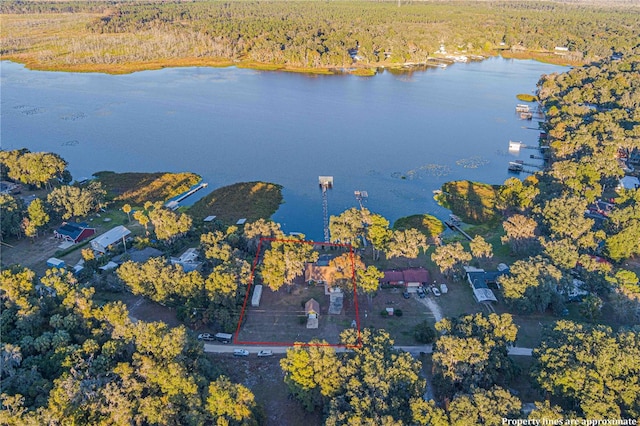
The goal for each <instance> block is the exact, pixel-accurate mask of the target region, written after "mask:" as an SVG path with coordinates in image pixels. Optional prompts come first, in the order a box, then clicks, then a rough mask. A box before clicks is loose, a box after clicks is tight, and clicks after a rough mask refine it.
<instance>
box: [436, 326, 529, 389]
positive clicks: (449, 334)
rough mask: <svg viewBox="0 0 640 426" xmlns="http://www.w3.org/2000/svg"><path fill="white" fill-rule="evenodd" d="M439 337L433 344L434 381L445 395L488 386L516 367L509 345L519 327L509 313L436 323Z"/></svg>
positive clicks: (507, 374)
mask: <svg viewBox="0 0 640 426" xmlns="http://www.w3.org/2000/svg"><path fill="white" fill-rule="evenodd" d="M436 330H437V331H439V332H440V334H441V335H440V336H439V337H438V339H437V340H436V342H435V344H434V347H433V369H434V384H435V387H436V389H437V390H438V391H439V392H440V393H441V394H442V396H445V397H452V396H453V395H454V394H456V393H457V392H463V393H468V392H470V391H471V390H472V389H473V387H474V386H475V387H480V388H483V389H489V388H491V386H493V385H495V384H497V383H498V381H499V380H508V379H509V377H511V376H512V375H513V372H514V367H513V364H512V362H511V360H510V359H509V358H508V356H507V346H508V345H510V344H512V343H513V342H515V340H516V336H517V333H518V328H517V326H516V325H515V324H514V323H513V321H512V317H511V315H509V314H502V315H497V314H490V315H484V314H475V315H467V316H464V317H459V318H455V319H443V320H441V321H439V322H438V323H436Z"/></svg>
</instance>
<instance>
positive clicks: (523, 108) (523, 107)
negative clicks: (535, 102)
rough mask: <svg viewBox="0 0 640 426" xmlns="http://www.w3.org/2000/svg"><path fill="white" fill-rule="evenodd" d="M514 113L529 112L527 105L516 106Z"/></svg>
mask: <svg viewBox="0 0 640 426" xmlns="http://www.w3.org/2000/svg"><path fill="white" fill-rule="evenodd" d="M516 112H529V105H525V104H517V105H516Z"/></svg>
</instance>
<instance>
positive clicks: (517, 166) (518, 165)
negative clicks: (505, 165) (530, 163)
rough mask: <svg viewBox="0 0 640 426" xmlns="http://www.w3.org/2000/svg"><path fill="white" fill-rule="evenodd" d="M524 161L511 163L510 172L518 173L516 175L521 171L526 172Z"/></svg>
mask: <svg viewBox="0 0 640 426" xmlns="http://www.w3.org/2000/svg"><path fill="white" fill-rule="evenodd" d="M523 163H524V161H522V160H516V161H509V171H510V172H516V173H520V172H521V171H523V170H524V164H523Z"/></svg>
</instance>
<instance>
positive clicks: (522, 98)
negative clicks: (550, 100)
mask: <svg viewBox="0 0 640 426" xmlns="http://www.w3.org/2000/svg"><path fill="white" fill-rule="evenodd" d="M516 98H518V100H520V101H522V102H536V101H537V100H538V97H537V96H534V95H530V94H528V93H519V94H517V95H516Z"/></svg>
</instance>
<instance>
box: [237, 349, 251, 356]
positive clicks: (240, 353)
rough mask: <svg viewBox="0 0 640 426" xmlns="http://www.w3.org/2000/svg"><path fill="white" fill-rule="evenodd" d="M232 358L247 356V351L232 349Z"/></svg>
mask: <svg viewBox="0 0 640 426" xmlns="http://www.w3.org/2000/svg"><path fill="white" fill-rule="evenodd" d="M233 356H249V351H248V350H246V349H234V350H233Z"/></svg>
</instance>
